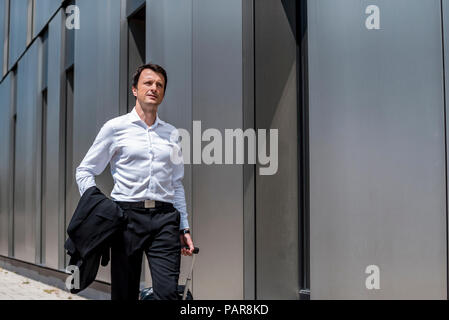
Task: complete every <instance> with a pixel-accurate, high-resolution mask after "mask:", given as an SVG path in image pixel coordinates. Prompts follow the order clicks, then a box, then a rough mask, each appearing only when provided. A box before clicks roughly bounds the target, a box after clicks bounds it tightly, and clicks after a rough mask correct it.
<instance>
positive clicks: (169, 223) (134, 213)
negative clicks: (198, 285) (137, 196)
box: [111, 202, 181, 300]
mask: <svg viewBox="0 0 449 320" xmlns="http://www.w3.org/2000/svg"><path fill="white" fill-rule="evenodd" d="M117 203H118V204H119V205H120V207H122V209H124V212H125V215H126V216H127V224H126V225H125V227H124V229H123V230H122V231H118V232H117V233H116V235H115V236H114V238H113V240H112V245H111V300H138V299H139V289H140V288H139V286H140V274H141V267H142V257H143V252H144V253H145V255H146V257H147V259H148V264H149V266H150V272H151V278H152V282H153V285H152V286H153V292H154V297H155V299H157V300H177V299H178V295H177V286H178V279H179V268H180V263H181V241H180V237H179V224H180V213H179V211H178V210H176V209H175V208H174V207H173V206H172V205H171V204H170V205H168V206H164V207H162V208H151V209H146V208H135V207H131V206H128V205H124V204H123V203H121V202H117Z"/></svg>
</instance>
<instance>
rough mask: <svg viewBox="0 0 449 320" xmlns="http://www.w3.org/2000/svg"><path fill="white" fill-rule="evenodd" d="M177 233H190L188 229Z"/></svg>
mask: <svg viewBox="0 0 449 320" xmlns="http://www.w3.org/2000/svg"><path fill="white" fill-rule="evenodd" d="M179 233H180V234H186V233H190V229H182V230H179Z"/></svg>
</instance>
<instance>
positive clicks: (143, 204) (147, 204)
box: [116, 200, 174, 209]
mask: <svg viewBox="0 0 449 320" xmlns="http://www.w3.org/2000/svg"><path fill="white" fill-rule="evenodd" d="M116 203H117V204H118V205H119V206H120V207H125V208H141V209H154V208H170V207H171V208H174V207H173V204H172V203H170V202H163V201H157V200H145V201H137V202H128V201H116Z"/></svg>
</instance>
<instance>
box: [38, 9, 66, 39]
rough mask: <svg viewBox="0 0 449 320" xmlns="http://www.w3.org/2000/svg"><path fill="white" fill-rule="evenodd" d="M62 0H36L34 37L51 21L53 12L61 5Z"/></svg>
mask: <svg viewBox="0 0 449 320" xmlns="http://www.w3.org/2000/svg"><path fill="white" fill-rule="evenodd" d="M61 3H62V0H35V1H34V11H33V15H34V17H33V23H34V27H33V37H36V36H37V35H38V34H39V32H41V31H42V29H43V28H44V27H45V25H46V24H47V23H48V22H49V20H50V18H51V17H52V16H53V14H54V13H55V12H56V10H58V8H59V7H60V6H61Z"/></svg>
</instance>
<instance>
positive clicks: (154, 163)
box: [76, 108, 189, 229]
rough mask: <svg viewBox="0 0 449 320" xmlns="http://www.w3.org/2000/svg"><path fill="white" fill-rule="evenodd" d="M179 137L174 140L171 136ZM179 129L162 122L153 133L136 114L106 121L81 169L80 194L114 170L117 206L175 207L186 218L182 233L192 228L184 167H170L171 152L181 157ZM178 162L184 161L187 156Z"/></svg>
mask: <svg viewBox="0 0 449 320" xmlns="http://www.w3.org/2000/svg"><path fill="white" fill-rule="evenodd" d="M173 131H176V133H175V134H172V133H173ZM177 136H178V135H177V129H176V128H175V127H173V126H172V125H170V124H168V123H166V122H164V121H162V120H161V119H159V116H158V115H156V121H155V122H154V124H153V125H152V126H151V127H148V125H147V124H146V123H145V122H144V121H143V120H142V119H141V118H140V117H139V115H138V114H137V112H136V109H135V108H134V109H133V110H132V111H131V112H130V113H128V114H126V115H123V116H120V117H116V118H114V119H111V120H109V121H107V122H106V123H105V124H104V125H103V127H102V128H101V129H100V132H99V133H98V135H97V137H96V138H95V141H94V143H93V145H92V146H91V147H90V149H89V151H88V152H87V154H86V156H85V157H84V159H83V161H82V162H81V164H80V165H79V167H78V168H76V182H77V184H78V188H79V191H80V194H81V195H83V193H84V191H85V190H86V189H88V188H90V187H92V186H95V176H96V175H99V174H101V173H102V172H103V170H104V169H105V168H106V166H107V165H108V163H110V164H111V166H110V168H111V174H112V177H113V178H114V189H113V190H112V192H111V198H112V199H113V200H115V201H131V202H134V201H144V200H147V199H149V200H158V201H164V202H170V203H173V206H174V207H175V208H176V209H177V210H178V211H179V213H180V214H181V223H180V229H184V228H188V227H189V223H188V220H187V208H186V200H185V193H184V187H183V185H182V178H183V177H184V163H183V162H182V161H180V163H178V164H175V163H173V162H172V161H171V158H170V155H171V153H172V152H178V155H181V153H180V152H181V149H180V145H179V143H178V141H177V140H176V139H177ZM178 159H182V156H181V157H180V158H178Z"/></svg>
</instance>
